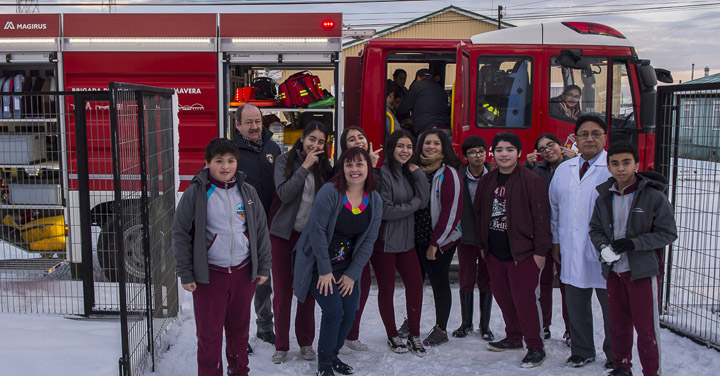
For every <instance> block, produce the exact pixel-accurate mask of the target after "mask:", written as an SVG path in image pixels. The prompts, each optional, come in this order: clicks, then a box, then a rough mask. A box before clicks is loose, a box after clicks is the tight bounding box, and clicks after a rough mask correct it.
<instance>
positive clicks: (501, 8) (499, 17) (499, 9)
mask: <svg viewBox="0 0 720 376" xmlns="http://www.w3.org/2000/svg"><path fill="white" fill-rule="evenodd" d="M502 11H503V6H502V5H498V30H500V28H501V26H500V19H502V17H503V15H502Z"/></svg>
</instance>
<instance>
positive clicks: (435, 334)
mask: <svg viewBox="0 0 720 376" xmlns="http://www.w3.org/2000/svg"><path fill="white" fill-rule="evenodd" d="M447 341H448V336H447V332H446V331H444V330H441V329H440V327H439V326H437V324H435V326H433V328H432V330H430V333H428V336H427V337H425V339H424V340H423V345H425V346H440V345H442V344H443V343H446V342H447Z"/></svg>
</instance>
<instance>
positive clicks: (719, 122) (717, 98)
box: [675, 73, 720, 161]
mask: <svg viewBox="0 0 720 376" xmlns="http://www.w3.org/2000/svg"><path fill="white" fill-rule="evenodd" d="M697 85H701V86H700V87H698V86H697ZM677 86H678V87H683V86H687V87H688V90H687V91H678V92H677V93H676V94H675V95H676V98H677V104H678V106H679V112H678V118H677V120H676V121H677V122H678V125H679V127H678V130H677V131H678V134H677V135H676V137H679V140H680V144H681V145H682V146H681V147H680V150H678V154H679V156H680V157H683V158H690V159H699V160H711V161H720V156H719V155H718V150H720V73H717V74H713V75H710V76H706V77H702V78H698V79H696V80H692V81H688V82H683V83H682V84H679V85H677ZM691 88H692V89H691Z"/></svg>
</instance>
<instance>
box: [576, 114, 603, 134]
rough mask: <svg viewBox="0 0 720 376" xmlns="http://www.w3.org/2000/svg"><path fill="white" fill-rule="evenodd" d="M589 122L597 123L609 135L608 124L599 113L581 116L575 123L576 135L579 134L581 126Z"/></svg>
mask: <svg viewBox="0 0 720 376" xmlns="http://www.w3.org/2000/svg"><path fill="white" fill-rule="evenodd" d="M587 121H592V122H593V123H596V124H597V125H599V126H600V128H602V129H603V131H604V132H605V133H607V123H605V120H603V118H602V115H601V114H598V113H592V112H590V113H587V114H583V115H581V116H580V117H579V118H578V119H577V121H576V122H575V133H576V134H577V131H578V129H580V126H581V125H583V123H585V122H587Z"/></svg>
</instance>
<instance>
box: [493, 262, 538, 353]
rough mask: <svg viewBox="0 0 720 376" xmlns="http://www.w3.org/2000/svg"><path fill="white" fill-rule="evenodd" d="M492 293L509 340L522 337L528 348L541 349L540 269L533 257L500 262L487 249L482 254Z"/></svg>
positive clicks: (517, 339) (514, 340)
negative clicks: (519, 260)
mask: <svg viewBox="0 0 720 376" xmlns="http://www.w3.org/2000/svg"><path fill="white" fill-rule="evenodd" d="M485 262H487V268H488V273H489V274H490V285H491V286H492V292H493V297H495V301H496V302H497V303H498V306H500V310H501V311H502V314H503V319H505V335H506V337H507V339H509V340H510V341H512V342H520V341H521V340H522V339H523V337H524V338H525V345H526V346H527V348H528V349H532V348H535V349H542V348H543V340H542V335H541V332H542V311H541V309H540V303H539V302H538V298H539V296H540V286H539V285H540V272H541V270H540V269H539V268H538V267H537V264H535V260H534V259H533V258H532V257H528V258H526V259H525V260H523V261H521V262H520V263H518V264H517V265H516V264H515V262H513V261H509V262H503V261H500V260H499V259H498V258H497V257H495V256H494V255H493V254H492V253H490V252H488V253H487V255H486V256H485Z"/></svg>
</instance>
